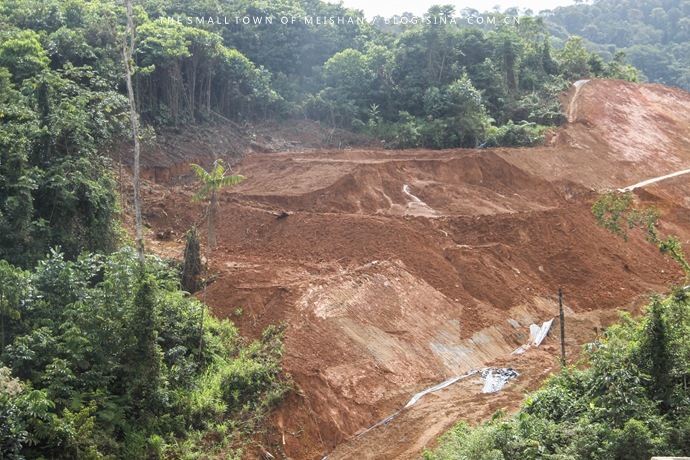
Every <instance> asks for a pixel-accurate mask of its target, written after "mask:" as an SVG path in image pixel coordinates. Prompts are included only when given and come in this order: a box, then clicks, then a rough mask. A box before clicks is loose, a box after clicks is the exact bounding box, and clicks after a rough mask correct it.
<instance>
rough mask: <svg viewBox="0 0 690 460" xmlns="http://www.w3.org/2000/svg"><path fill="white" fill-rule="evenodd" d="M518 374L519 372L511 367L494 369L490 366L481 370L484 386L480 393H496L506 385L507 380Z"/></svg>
mask: <svg viewBox="0 0 690 460" xmlns="http://www.w3.org/2000/svg"><path fill="white" fill-rule="evenodd" d="M494 372H495V373H494ZM519 376H520V374H518V373H517V372H515V371H514V370H513V369H511V368H507V369H495V368H492V367H490V368H488V369H484V370H483V371H482V377H483V378H484V388H482V393H498V392H499V391H501V390H502V389H503V387H504V386H506V383H508V380H510V379H512V378H515V377H519Z"/></svg>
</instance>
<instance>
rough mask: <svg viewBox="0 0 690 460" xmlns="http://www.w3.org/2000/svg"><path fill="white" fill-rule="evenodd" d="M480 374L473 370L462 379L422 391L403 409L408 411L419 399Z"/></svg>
mask: <svg viewBox="0 0 690 460" xmlns="http://www.w3.org/2000/svg"><path fill="white" fill-rule="evenodd" d="M478 372H479V371H475V370H471V371H470V372H469V373H468V374H467V375H461V376H460V377H455V378H454V379H450V380H446V381H445V382H442V383H439V384H438V385H436V386H435V387H431V388H429V389H428V390H424V391H422V392H420V393H417V394H416V395H414V396H413V397H412V399H410V402H408V403H407V404H406V405H405V407H403V409H407V408H408V407H410V406H411V405H412V404H414V403H416V402H417V401H419V398H421V397H422V396H424V395H428V394H429V393H433V392H434V391H438V390H441V389H443V388H445V387H447V386H450V385H452V384H454V383H455V382H457V381H458V380H462V379H466V378H467V377H469V376H471V375H474V374H476V373H478Z"/></svg>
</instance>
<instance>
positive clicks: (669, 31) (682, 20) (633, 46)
mask: <svg viewBox="0 0 690 460" xmlns="http://www.w3.org/2000/svg"><path fill="white" fill-rule="evenodd" d="M575 3H579V4H576V5H573V6H569V7H565V8H557V9H555V10H554V11H551V12H544V14H545V18H546V21H547V24H548V29H549V31H550V32H551V34H552V39H553V40H554V45H557V43H558V42H560V43H562V42H564V41H565V40H566V39H567V38H568V37H569V36H570V35H578V36H581V37H582V38H583V39H584V43H585V45H586V47H587V49H588V50H590V51H596V52H597V53H598V54H600V55H602V56H604V57H605V58H610V57H612V56H614V55H615V53H617V52H619V51H625V53H626V54H627V56H628V58H629V59H630V62H631V63H632V64H633V65H634V66H635V67H636V68H637V69H639V70H640V71H641V72H642V74H641V79H642V80H643V81H649V82H650V83H661V84H665V85H673V86H678V87H680V88H683V89H684V90H685V91H690V1H688V0H600V1H595V2H593V3H591V4H586V3H583V2H581V1H580V2H577V1H576V2H575Z"/></svg>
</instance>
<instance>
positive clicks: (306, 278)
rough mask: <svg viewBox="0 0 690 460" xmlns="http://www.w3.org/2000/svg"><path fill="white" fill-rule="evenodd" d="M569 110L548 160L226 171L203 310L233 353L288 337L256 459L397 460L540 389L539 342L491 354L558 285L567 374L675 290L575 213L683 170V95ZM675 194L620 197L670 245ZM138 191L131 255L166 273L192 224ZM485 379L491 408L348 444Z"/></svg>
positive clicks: (660, 268) (507, 152)
mask: <svg viewBox="0 0 690 460" xmlns="http://www.w3.org/2000/svg"><path fill="white" fill-rule="evenodd" d="M571 91H572V93H571V94H572V95H573V97H572V99H573V102H572V103H571V106H570V112H572V113H573V114H574V113H575V112H573V110H574V109H573V107H574V105H575V102H576V103H577V122H576V123H569V124H567V125H565V126H563V127H561V128H559V129H558V130H557V131H556V132H555V133H554V135H553V138H552V142H550V145H549V147H539V148H534V149H495V150H491V149H489V150H485V151H476V150H451V151H440V152H430V151H423V150H416V151H415V150H412V151H401V152H391V151H384V150H356V149H353V150H337V151H318V150H317V151H312V152H308V153H299V152H287V153H276V154H271V155H250V156H247V157H245V158H243V159H242V160H241V161H240V162H239V163H238V164H237V165H236V167H235V172H238V173H241V174H243V175H245V176H246V177H247V180H246V181H244V182H242V183H241V184H239V185H238V186H236V187H234V188H232V189H228V190H224V191H222V192H221V193H220V201H221V216H220V218H219V220H218V224H217V227H216V234H217V237H218V243H219V245H220V248H219V250H217V251H215V252H214V254H213V256H212V260H211V267H212V270H213V271H214V272H215V273H217V276H216V278H215V281H214V283H213V284H212V285H211V286H210V287H209V291H208V300H209V304H210V305H211V307H212V310H213V312H214V314H216V315H217V316H220V317H228V318H231V319H232V320H233V321H235V322H236V323H237V324H238V325H239V327H240V328H241V329H242V331H243V333H245V334H247V335H249V336H252V337H258V336H259V335H260V333H261V331H262V330H263V329H264V328H265V327H267V326H268V325H270V324H276V323H279V322H286V323H287V324H288V328H287V333H286V337H285V355H284V368H285V371H286V372H289V373H290V374H291V375H292V377H293V379H294V382H295V385H296V390H297V391H296V392H295V393H293V394H291V395H290V396H289V397H288V399H287V401H286V403H285V405H283V406H282V407H281V408H280V409H279V410H278V411H277V412H276V414H275V416H274V418H273V419H272V421H271V423H270V426H269V427H268V430H267V434H266V436H265V437H264V438H262V439H260V440H258V441H259V442H260V443H261V444H262V445H263V446H265V447H266V448H267V449H268V450H269V451H270V452H272V453H273V455H274V456H276V457H277V458H278V457H279V456H280V455H281V454H283V455H285V456H286V457H289V458H292V459H294V460H298V459H321V458H322V457H323V456H324V455H327V454H331V456H330V457H329V458H333V459H344V458H352V459H355V458H356V459H368V458H371V459H374V458H377V459H378V458H381V459H384V458H391V459H393V458H415V457H416V456H418V455H419V453H420V451H421V450H422V448H423V447H424V446H426V445H429V444H430V443H431V444H433V442H434V439H435V438H436V436H438V435H439V434H440V433H441V432H442V431H443V430H445V429H447V428H448V427H450V426H452V425H453V424H454V423H456V422H457V421H458V420H459V419H464V420H467V421H470V422H478V421H481V420H485V419H486V418H487V417H490V416H491V414H492V413H493V412H494V411H495V410H496V409H499V408H503V409H504V410H507V411H514V410H517V408H518V407H519V404H520V403H521V401H522V399H523V397H524V395H525V391H530V390H533V389H535V388H536V387H537V386H538V385H539V383H540V382H541V380H542V379H543V378H544V377H546V376H547V375H548V373H549V372H550V371H552V370H554V363H555V356H556V355H557V348H556V347H555V346H554V345H555V343H556V340H557V337H556V336H554V334H556V335H557V333H552V334H551V336H550V337H549V338H547V340H546V342H545V344H544V345H542V346H541V347H540V348H539V349H536V350H534V349H533V350H531V351H530V352H529V353H527V354H525V355H520V356H517V357H516V356H510V353H511V352H512V351H513V350H515V349H516V348H517V347H519V346H520V345H522V344H523V343H525V341H526V340H527V337H528V336H529V326H530V324H532V323H537V322H541V321H544V320H546V319H550V318H552V317H554V316H555V315H556V309H557V307H556V302H555V300H556V292H557V290H558V287H559V286H562V287H563V290H564V293H565V299H566V306H567V314H566V328H567V332H566V338H567V345H568V350H569V351H568V353H569V355H570V356H571V362H572V360H573V359H577V353H578V349H579V347H580V345H581V344H582V343H584V342H586V341H589V340H591V339H592V338H593V335H592V334H593V330H594V328H595V327H597V328H599V327H602V326H607V325H609V324H612V323H613V322H615V321H616V318H617V314H616V310H617V309H620V308H625V309H628V310H630V311H632V312H634V313H639V312H640V311H641V306H642V305H643V304H644V298H643V296H645V295H647V294H649V293H650V292H652V291H655V290H656V291H665V290H666V289H667V287H668V285H669V284H671V283H674V282H678V281H679V280H681V279H682V278H683V274H682V271H681V270H680V268H678V267H676V266H674V264H673V263H672V262H671V261H670V260H668V259H664V258H663V257H662V256H661V255H660V254H658V252H657V251H656V249H655V248H654V247H653V246H652V245H650V244H649V243H647V242H645V241H644V239H643V238H642V236H641V235H636V234H632V235H631V238H630V241H629V242H628V243H624V242H623V241H621V240H620V239H619V238H616V237H613V236H611V235H609V234H607V233H606V232H605V231H604V230H602V229H599V228H597V227H596V226H595V223H594V221H593V218H592V217H591V214H590V212H589V208H590V206H591V204H592V202H593V201H594V200H595V199H596V197H597V196H598V193H599V192H600V191H602V190H605V189H608V188H614V189H615V188H619V187H623V186H625V185H626V184H631V183H638V182H642V181H645V180H647V179H649V178H650V177H656V176H662V175H666V174H671V173H673V172H675V171H679V170H684V169H688V168H690V134H688V133H690V114H688V112H687V110H685V109H686V107H687V106H688V105H690V95H688V94H687V93H684V92H682V91H680V90H677V89H672V88H666V87H662V86H658V85H633V84H628V83H624V82H619V81H612V80H607V81H597V80H593V81H591V82H589V83H587V84H586V85H583V86H580V87H578V88H577V90H575V89H574V88H573V89H572V90H571ZM575 91H578V92H577V96H575V94H574V93H575ZM575 99H576V100H575ZM569 120H571V121H573V120H572V119H571V117H569ZM685 182H686V181H685V180H684V179H683V176H679V177H675V178H670V179H667V180H665V181H663V182H656V183H652V184H649V185H646V186H644V187H642V188H637V189H635V190H634V192H635V193H636V196H637V199H638V201H639V203H638V204H639V205H643V206H644V205H650V204H654V205H655V206H657V208H658V209H659V210H661V211H662V224H661V226H660V229H661V231H662V232H669V233H673V234H676V235H678V236H679V237H680V239H681V241H683V242H686V241H688V240H689V239H690V212H689V211H688V207H689V205H690V202H688V199H687V198H686V197H687V196H690V194H689V192H690V186H689V185H687V184H686V183H685ZM185 185H186V188H185ZM150 187H151V188H150V190H152V191H150V192H149V193H148V195H146V196H148V199H147V201H146V203H145V209H146V210H147V213H148V214H147V216H148V223H149V225H150V226H151V227H152V228H153V230H154V232H152V236H153V235H156V234H165V235H173V237H172V239H171V240H169V241H166V240H157V239H156V238H155V237H152V238H150V241H149V247H152V248H155V249H156V250H157V251H158V252H161V253H164V254H167V255H170V256H174V257H180V256H181V252H182V250H181V241H182V240H181V236H182V235H183V234H184V232H185V231H186V230H187V229H188V228H189V226H190V225H191V224H192V223H194V222H200V216H201V213H202V207H201V205H198V204H195V205H192V204H190V203H189V197H190V196H191V194H192V190H193V185H192V184H191V183H189V182H184V179H181V182H167V183H160V184H152V185H150ZM281 215H282V216H283V217H282V218H279V217H278V216H281ZM285 216H287V217H285ZM166 230H169V232H167V233H166V232H165V231H166ZM554 330H555V331H557V330H558V328H555V329H554ZM489 364H493V365H510V366H512V367H514V368H515V369H516V370H517V371H518V372H520V373H521V377H519V378H517V379H515V381H513V382H512V384H511V386H510V387H509V388H507V389H506V390H504V391H503V392H501V393H499V394H498V395H480V394H479V389H480V388H481V387H479V385H477V382H474V380H473V379H468V381H466V382H465V381H463V382H458V384H456V385H453V386H451V387H449V388H447V389H444V390H441V391H439V392H437V393H434V394H432V395H428V396H425V398H424V399H423V400H422V401H420V403H418V405H415V406H413V407H412V408H410V409H407V410H406V411H403V412H402V413H401V414H400V415H399V416H398V417H396V418H395V419H394V420H393V421H392V422H390V423H389V424H387V425H386V426H384V427H379V428H377V429H375V430H372V431H371V432H369V433H367V434H366V435H364V436H361V437H357V438H355V436H356V435H357V434H358V433H361V432H363V431H364V430H366V429H367V428H369V427H371V426H373V425H374V424H375V423H377V422H379V421H380V420H383V419H384V418H386V417H387V416H389V415H391V414H392V413H394V412H396V411H397V410H399V409H401V408H402V407H403V406H404V405H405V404H406V403H407V401H408V400H409V398H410V396H411V395H413V394H415V393H416V392H418V391H421V390H423V389H425V388H428V387H430V386H433V385H435V384H437V383H439V382H442V381H444V380H446V379H448V378H452V377H455V376H458V375H462V374H465V373H467V372H468V371H469V370H470V369H473V368H480V367H484V366H486V365H489ZM478 387H479V388H478ZM252 455H254V453H251V452H250V453H249V454H248V456H247V458H255V457H252Z"/></svg>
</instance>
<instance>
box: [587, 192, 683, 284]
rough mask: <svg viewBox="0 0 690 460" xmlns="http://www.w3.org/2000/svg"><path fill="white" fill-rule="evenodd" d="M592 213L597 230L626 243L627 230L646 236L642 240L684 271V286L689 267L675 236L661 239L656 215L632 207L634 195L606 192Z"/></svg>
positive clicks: (651, 211) (651, 209)
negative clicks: (653, 246) (600, 228)
mask: <svg viewBox="0 0 690 460" xmlns="http://www.w3.org/2000/svg"><path fill="white" fill-rule="evenodd" d="M592 214H594V217H595V218H596V220H597V226H598V227H604V228H605V229H606V230H608V231H609V232H610V233H612V234H614V235H618V236H622V237H623V240H624V241H628V230H632V229H635V228H637V229H640V230H642V232H644V233H645V240H647V241H649V242H650V243H654V244H656V245H657V246H658V248H659V251H660V252H661V253H662V254H664V255H668V256H670V257H671V258H672V259H673V260H675V261H676V262H678V263H679V264H680V266H681V267H683V271H684V272H685V281H686V284H687V282H688V280H689V279H690V264H688V262H687V260H685V253H684V252H683V248H682V247H681V244H680V241H679V240H678V238H676V237H675V236H672V235H671V236H667V237H666V238H663V237H662V236H661V235H660V234H659V231H658V226H659V223H658V219H659V213H658V212H657V211H656V210H655V209H654V208H653V207H652V208H648V209H644V210H639V209H637V208H635V207H633V195H632V193H630V192H626V193H623V194H620V193H615V192H613V191H611V190H609V191H607V192H606V193H604V194H603V195H601V196H600V197H599V199H598V200H597V201H596V202H595V203H594V205H593V206H592Z"/></svg>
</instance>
